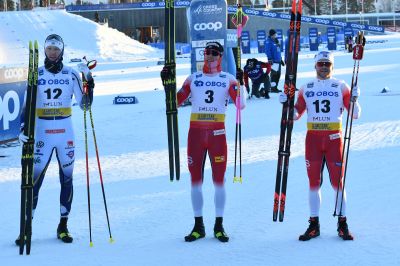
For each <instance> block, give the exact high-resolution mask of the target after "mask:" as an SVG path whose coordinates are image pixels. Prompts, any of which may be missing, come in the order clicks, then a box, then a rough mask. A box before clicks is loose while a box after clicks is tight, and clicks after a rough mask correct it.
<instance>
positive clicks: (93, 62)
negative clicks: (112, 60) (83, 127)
mask: <svg viewBox="0 0 400 266" xmlns="http://www.w3.org/2000/svg"><path fill="white" fill-rule="evenodd" d="M83 59H84V60H85V61H86V65H87V66H88V68H89V69H93V68H95V67H96V64H97V61H96V60H91V61H88V60H87V59H86V56H84V57H83ZM82 80H83V81H84V91H85V95H86V104H87V101H88V86H87V80H86V77H84V76H83V75H82ZM87 105H88V104H87ZM88 108H89V117H90V125H91V127H92V134H93V141H94V147H95V152H96V160H97V167H98V170H99V177H100V185H101V191H102V195H103V202H104V209H105V212H106V218H107V226H108V233H109V236H110V239H109V241H110V243H113V242H114V239H113V237H112V234H111V226H110V218H109V215H108V208H107V200H106V193H105V189H104V182H103V174H102V171H101V165H100V156H99V149H98V146H97V138H96V132H95V129H94V119H93V112H92V105H91V104H89V105H88ZM85 109H86V106H85ZM84 116H85V115H84ZM85 123H86V118H85Z"/></svg>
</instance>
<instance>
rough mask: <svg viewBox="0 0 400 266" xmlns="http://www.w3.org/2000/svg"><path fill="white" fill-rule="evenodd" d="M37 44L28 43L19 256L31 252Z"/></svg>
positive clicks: (35, 42)
mask: <svg viewBox="0 0 400 266" xmlns="http://www.w3.org/2000/svg"><path fill="white" fill-rule="evenodd" d="M38 61H39V52H38V42H37V41H34V44H32V42H31V41H30V42H29V69H28V87H27V91H26V105H25V117H24V135H25V136H27V137H28V141H27V142H25V143H24V144H23V146H22V157H21V166H22V173H21V217H20V218H21V219H20V233H19V240H20V245H19V254H20V255H23V254H24V246H25V245H26V249H25V252H26V255H29V254H30V252H31V237H32V206H33V164H34V151H35V118H36V95H37V81H38Z"/></svg>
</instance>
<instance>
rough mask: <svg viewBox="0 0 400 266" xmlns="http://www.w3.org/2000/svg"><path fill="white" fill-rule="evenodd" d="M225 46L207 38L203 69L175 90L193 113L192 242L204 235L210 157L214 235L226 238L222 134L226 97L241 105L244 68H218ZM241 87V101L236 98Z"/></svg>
mask: <svg viewBox="0 0 400 266" xmlns="http://www.w3.org/2000/svg"><path fill="white" fill-rule="evenodd" d="M223 52H224V48H223V47H222V45H221V44H220V43H218V42H208V43H207V44H206V47H205V50H204V67H203V71H199V72H195V73H193V74H192V75H190V76H189V77H188V78H187V79H186V80H185V82H184V83H183V86H182V88H181V89H180V90H179V92H178V93H177V99H178V106H180V105H181V104H182V103H183V102H184V101H185V100H186V99H187V98H188V97H189V95H190V96H191V102H192V113H191V116H190V129H189V134H188V146H187V155H188V167H189V171H190V175H191V200H192V207H193V212H194V217H195V225H194V228H193V230H192V231H191V233H190V234H189V235H187V236H186V237H185V241H187V242H192V241H195V240H197V239H200V238H203V237H204V236H205V228H204V224H203V192H202V185H203V179H204V164H205V161H206V156H207V153H208V157H209V158H210V162H211V168H212V178H213V182H214V187H215V195H214V199H215V216H216V219H215V225H214V236H215V237H216V238H217V239H218V240H219V241H221V242H227V241H228V240H229V237H228V235H227V234H226V232H225V230H224V227H223V224H222V222H223V215H224V208H225V200H226V193H225V186H224V183H225V171H226V165H227V143H226V134H225V111H226V108H227V105H228V101H229V98H231V99H232V100H233V102H235V103H236V105H237V106H236V107H237V108H241V109H243V108H244V106H245V101H246V97H247V96H246V94H245V93H246V92H245V90H244V89H243V86H239V84H238V82H237V80H239V81H240V85H243V71H242V70H240V69H238V70H237V74H236V78H235V77H234V76H232V75H231V74H229V73H226V72H223V71H222V69H221V61H222V56H223ZM171 74H172V73H171V69H169V68H168V67H164V68H163V71H162V72H161V78H162V79H163V80H167V79H168V77H169V76H170V75H171ZM238 87H240V94H241V97H240V101H236V95H237V91H236V90H237V88H238Z"/></svg>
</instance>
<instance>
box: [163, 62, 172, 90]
mask: <svg viewBox="0 0 400 266" xmlns="http://www.w3.org/2000/svg"><path fill="white" fill-rule="evenodd" d="M174 72H175V70H174V69H173V68H172V67H171V66H164V67H163V69H162V70H161V72H160V76H161V80H162V83H163V85H164V87H165V86H166V85H167V84H168V80H170V79H172V78H173V77H174V76H175V75H174V74H175V73H174Z"/></svg>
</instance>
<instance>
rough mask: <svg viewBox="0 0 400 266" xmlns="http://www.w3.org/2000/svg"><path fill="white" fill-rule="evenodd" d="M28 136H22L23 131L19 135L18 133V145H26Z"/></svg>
mask: <svg viewBox="0 0 400 266" xmlns="http://www.w3.org/2000/svg"><path fill="white" fill-rule="evenodd" d="M28 139H29V138H28V136H25V135H24V131H22V132H21V133H19V135H18V140H19V143H22V144H23V143H26V142H27V141H28Z"/></svg>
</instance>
